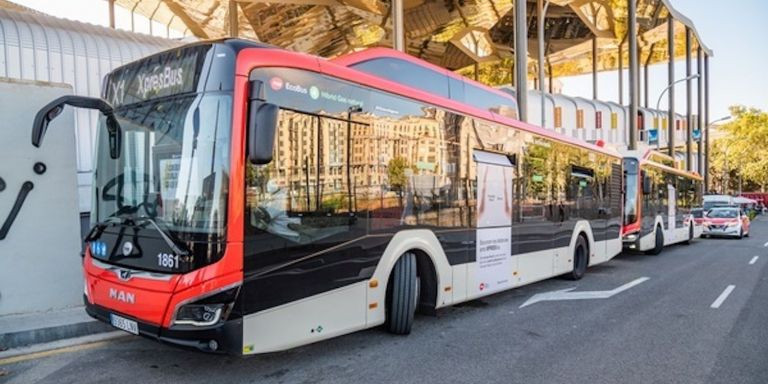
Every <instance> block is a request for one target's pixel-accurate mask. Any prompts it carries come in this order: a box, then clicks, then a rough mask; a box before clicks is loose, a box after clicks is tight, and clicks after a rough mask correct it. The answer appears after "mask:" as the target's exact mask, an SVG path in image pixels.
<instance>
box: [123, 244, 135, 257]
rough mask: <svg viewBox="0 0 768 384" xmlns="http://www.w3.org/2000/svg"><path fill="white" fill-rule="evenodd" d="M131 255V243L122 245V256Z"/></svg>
mask: <svg viewBox="0 0 768 384" xmlns="http://www.w3.org/2000/svg"><path fill="white" fill-rule="evenodd" d="M131 253H133V243H131V242H130V241H126V242H125V243H123V256H126V257H127V256H130V255H131Z"/></svg>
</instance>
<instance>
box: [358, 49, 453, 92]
mask: <svg viewBox="0 0 768 384" xmlns="http://www.w3.org/2000/svg"><path fill="white" fill-rule="evenodd" d="M352 67H353V68H355V69H357V70H360V71H363V72H367V73H370V74H373V75H376V76H379V77H383V78H385V79H388V80H392V81H394V82H397V83H401V84H405V85H408V86H410V87H414V88H418V89H421V90H423V91H426V92H429V93H433V94H436V95H439V96H442V97H445V98H450V93H449V92H448V76H445V75H444V74H442V73H438V72H435V71H433V70H430V69H428V68H424V67H422V66H420V65H416V64H412V63H409V62H407V61H405V60H401V59H395V58H390V57H387V58H380V59H372V60H368V61H364V62H362V63H357V64H354V65H353V66H352Z"/></svg>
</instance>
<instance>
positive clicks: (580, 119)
mask: <svg viewBox="0 0 768 384" xmlns="http://www.w3.org/2000/svg"><path fill="white" fill-rule="evenodd" d="M576 128H584V110H583V109H577V110H576Z"/></svg>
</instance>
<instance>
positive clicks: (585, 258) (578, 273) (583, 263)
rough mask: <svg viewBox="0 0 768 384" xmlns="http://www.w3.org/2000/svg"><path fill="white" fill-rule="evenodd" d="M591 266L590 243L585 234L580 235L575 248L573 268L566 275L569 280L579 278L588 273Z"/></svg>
mask: <svg viewBox="0 0 768 384" xmlns="http://www.w3.org/2000/svg"><path fill="white" fill-rule="evenodd" d="M588 266H589V245H588V244H587V240H586V239H584V236H582V235H579V237H578V238H577V239H576V246H575V247H574V248H573V270H572V271H571V272H569V273H568V274H566V275H565V278H566V279H568V280H579V279H581V278H582V277H584V274H585V273H587V267H588Z"/></svg>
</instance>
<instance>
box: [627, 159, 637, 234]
mask: <svg viewBox="0 0 768 384" xmlns="http://www.w3.org/2000/svg"><path fill="white" fill-rule="evenodd" d="M624 187H625V194H624V225H628V224H632V223H634V222H635V221H637V193H638V188H637V160H635V159H625V160H624Z"/></svg>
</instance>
